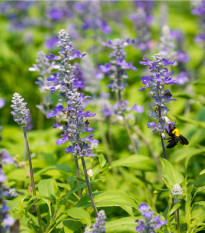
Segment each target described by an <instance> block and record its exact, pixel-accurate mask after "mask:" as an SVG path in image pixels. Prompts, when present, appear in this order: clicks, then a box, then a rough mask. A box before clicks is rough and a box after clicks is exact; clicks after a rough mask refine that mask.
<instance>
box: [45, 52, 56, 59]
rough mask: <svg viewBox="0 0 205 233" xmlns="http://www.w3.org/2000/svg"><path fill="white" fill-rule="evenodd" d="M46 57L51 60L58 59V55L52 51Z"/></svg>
mask: <svg viewBox="0 0 205 233" xmlns="http://www.w3.org/2000/svg"><path fill="white" fill-rule="evenodd" d="M46 58H48V59H49V60H56V56H55V55H53V54H52V53H49V55H46Z"/></svg>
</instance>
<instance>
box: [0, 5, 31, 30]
mask: <svg viewBox="0 0 205 233" xmlns="http://www.w3.org/2000/svg"><path fill="white" fill-rule="evenodd" d="M31 5H33V1H2V2H1V4H0V13H1V14H4V15H5V16H6V17H7V18H8V19H9V20H10V22H11V25H10V28H11V29H12V30H22V29H24V28H25V27H27V26H29V25H32V24H33V23H34V21H33V20H32V19H31V18H30V17H28V15H29V9H30V7H31Z"/></svg>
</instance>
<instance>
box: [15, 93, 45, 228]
mask: <svg viewBox="0 0 205 233" xmlns="http://www.w3.org/2000/svg"><path fill="white" fill-rule="evenodd" d="M11 102H12V103H13V104H12V105H11V107H12V108H13V111H12V112H11V114H12V115H13V118H14V121H15V122H16V123H17V124H18V125H19V126H21V127H22V128H23V133H24V139H25V144H26V149H27V154H28V160H29V168H30V177H31V186H32V192H33V196H36V187H35V181H34V175H33V167H32V160H31V154H30V149H29V143H28V138H27V132H26V126H27V120H28V113H29V109H28V108H26V105H27V103H26V102H24V98H22V97H21V95H19V94H18V93H14V95H13V97H12V101H11ZM36 212H37V216H38V222H39V227H40V232H43V225H42V221H41V214H40V210H39V207H38V205H36Z"/></svg>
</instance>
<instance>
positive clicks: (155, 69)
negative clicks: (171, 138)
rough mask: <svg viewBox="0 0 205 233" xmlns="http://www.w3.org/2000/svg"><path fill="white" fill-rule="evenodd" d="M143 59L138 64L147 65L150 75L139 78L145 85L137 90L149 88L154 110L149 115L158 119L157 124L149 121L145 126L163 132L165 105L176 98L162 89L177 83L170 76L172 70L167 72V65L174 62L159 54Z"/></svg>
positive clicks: (166, 109)
mask: <svg viewBox="0 0 205 233" xmlns="http://www.w3.org/2000/svg"><path fill="white" fill-rule="evenodd" d="M144 61H145V62H140V64H142V65H146V66H149V70H150V72H151V75H150V76H148V75H146V76H143V77H142V78H141V81H142V84H144V85H145V86H144V87H142V88H140V89H139V91H143V90H145V88H150V89H151V90H150V94H151V95H152V98H153V100H154V103H153V106H154V111H153V112H151V114H150V115H151V116H152V117H153V118H154V119H159V122H158V125H157V124H156V123H155V122H151V123H148V124H147V126H148V128H152V129H153V132H159V133H160V134H161V133H162V132H165V127H164V124H165V122H164V120H163V118H164V116H165V115H166V114H167V112H168V111H169V109H168V108H167V106H166V105H167V104H168V103H169V101H176V99H174V98H171V97H172V94H171V93H170V91H169V90H163V89H164V86H165V85H170V84H177V83H178V81H177V80H175V79H173V77H172V75H173V73H174V72H173V71H172V72H168V68H167V66H169V65H172V64H174V61H171V60H169V59H167V58H164V57H163V56H161V54H156V55H155V56H153V61H149V60H148V59H147V58H144Z"/></svg>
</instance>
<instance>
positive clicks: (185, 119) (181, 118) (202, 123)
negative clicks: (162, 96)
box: [176, 115, 205, 129]
mask: <svg viewBox="0 0 205 233" xmlns="http://www.w3.org/2000/svg"><path fill="white" fill-rule="evenodd" d="M176 117H177V118H178V119H179V120H181V121H184V122H187V123H190V124H193V125H196V126H198V127H201V128H204V129H205V123H204V122H202V121H195V120H192V119H190V118H187V117H182V116H179V115H177V116H176Z"/></svg>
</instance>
